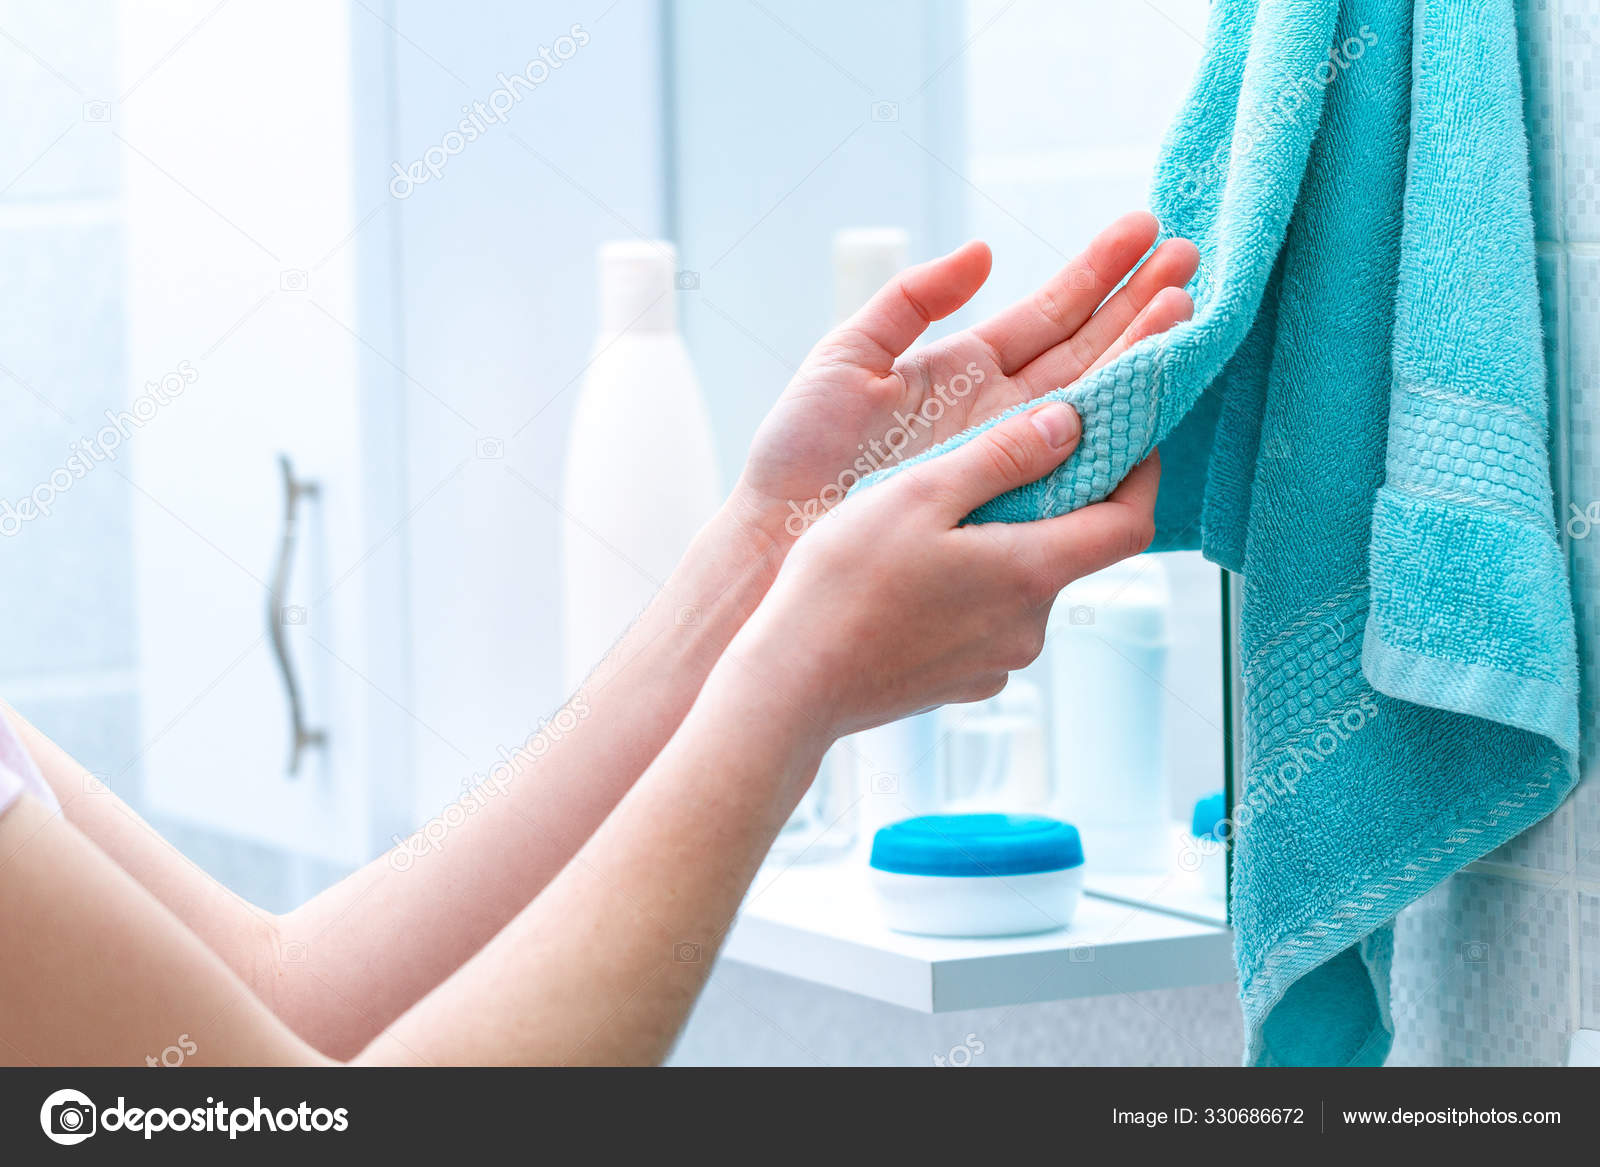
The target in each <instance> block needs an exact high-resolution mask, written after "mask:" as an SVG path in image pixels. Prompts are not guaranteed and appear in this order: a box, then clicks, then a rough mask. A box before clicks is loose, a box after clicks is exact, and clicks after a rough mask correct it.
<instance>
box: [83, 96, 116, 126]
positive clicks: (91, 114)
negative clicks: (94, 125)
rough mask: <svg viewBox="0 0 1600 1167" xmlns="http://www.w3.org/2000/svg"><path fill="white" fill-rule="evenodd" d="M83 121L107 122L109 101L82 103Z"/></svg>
mask: <svg viewBox="0 0 1600 1167" xmlns="http://www.w3.org/2000/svg"><path fill="white" fill-rule="evenodd" d="M83 120H84V121H86V122H109V121H110V120H111V103H110V102H109V101H86V102H84V103H83Z"/></svg>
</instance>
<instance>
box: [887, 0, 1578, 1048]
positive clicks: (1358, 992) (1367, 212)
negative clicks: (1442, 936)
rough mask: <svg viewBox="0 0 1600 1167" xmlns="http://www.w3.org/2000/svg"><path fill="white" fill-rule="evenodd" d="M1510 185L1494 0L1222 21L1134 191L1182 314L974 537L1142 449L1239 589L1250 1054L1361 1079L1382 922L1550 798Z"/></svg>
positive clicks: (1541, 444)
mask: <svg viewBox="0 0 1600 1167" xmlns="http://www.w3.org/2000/svg"><path fill="white" fill-rule="evenodd" d="M1528 183H1529V179H1528V160H1527V143H1526V137H1525V132H1524V129H1523V121H1522V92H1521V84H1520V77H1519V74H1518V66H1517V46H1516V31H1515V22H1514V17H1513V12H1512V9H1511V2H1510V0H1474V2H1473V3H1471V4H1463V3H1459V2H1458V0H1415V3H1413V0H1342V2H1341V0H1218V2H1217V3H1215V4H1214V5H1213V8H1212V16H1211V24H1210V28H1209V30H1208V37H1207V48H1206V53H1205V56H1204V61H1203V64H1202V67H1201V71H1200V74H1199V76H1198V78H1197V80H1196V83H1195V85H1194V88H1193V91H1192V93H1191V95H1190V97H1189V98H1188V100H1187V102H1186V103H1185V106H1184V108H1183V109H1182V111H1181V113H1180V114H1179V116H1178V119H1177V121H1176V124H1175V125H1174V127H1173V129H1172V130H1171V132H1170V134H1169V138H1168V141H1167V143H1166V145H1165V147H1164V149H1163V151H1162V158H1161V161H1160V163H1159V164H1158V167H1157V172H1156V180H1155V187H1154V194H1153V196H1152V206H1153V209H1154V210H1155V211H1156V213H1157V215H1158V216H1159V217H1160V219H1161V221H1162V227H1163V233H1164V234H1166V235H1183V236H1186V237H1188V238H1190V239H1192V240H1194V241H1195V243H1196V244H1198V245H1199V248H1200V252H1201V258H1202V262H1201V267H1200V272H1199V274H1198V275H1197V276H1196V280H1195V283H1194V285H1193V286H1192V288H1191V291H1192V292H1193V294H1194V298H1195V314H1194V318H1193V319H1192V320H1190V321H1188V322H1186V323H1184V324H1182V325H1180V326H1178V327H1177V328H1175V329H1173V330H1172V331H1170V332H1169V333H1167V334H1166V335H1165V336H1162V337H1158V338H1152V339H1150V340H1148V341H1145V342H1143V343H1141V344H1140V345H1138V346H1136V347H1135V348H1134V349H1132V350H1131V351H1130V352H1129V353H1127V354H1126V355H1125V356H1124V357H1123V358H1122V359H1120V360H1118V361H1116V362H1114V363H1113V364H1111V365H1110V366H1108V367H1107V368H1105V369H1103V370H1101V371H1099V372H1098V373H1097V374H1095V375H1094V376H1091V377H1088V378H1085V379H1084V380H1082V381H1080V382H1078V383H1077V384H1075V385H1072V386H1070V387H1068V388H1065V389H1061V390H1057V391H1056V392H1055V393H1052V394H1050V396H1051V397H1054V398H1059V399H1062V400H1065V401H1068V402H1070V403H1072V404H1073V405H1074V406H1076V407H1077V409H1078V411H1079V413H1080V414H1081V415H1082V418H1083V423H1084V431H1083V438H1082V442H1081V446H1080V448H1079V450H1078V451H1077V452H1076V453H1075V454H1074V456H1073V457H1072V458H1071V459H1070V460H1069V461H1068V462H1067V463H1066V464H1065V465H1064V466H1062V467H1061V468H1060V469H1059V470H1057V471H1056V472H1055V473H1053V474H1051V475H1049V476H1048V477H1047V478H1045V479H1042V480H1041V481H1039V482H1036V483H1034V484H1032V485H1031V486H1028V487H1026V488H1024V489H1022V490H1018V491H1014V492H1012V493H1010V494H1008V495H1005V496H1003V497H1001V498H998V499H995V500H994V501H993V502H991V503H989V504H987V505H986V506H984V507H983V508H982V509H980V510H979V511H977V512H975V513H974V514H973V515H972V516H971V517H970V519H969V521H994V520H1000V521H1008V522H1022V521H1028V520H1032V519H1037V518H1041V517H1046V516H1050V515H1056V514H1060V513H1062V512H1064V511H1067V510H1071V509H1073V508H1075V507H1078V506H1082V505H1084V504H1086V503H1089V502H1093V501H1097V500H1099V499H1102V498H1104V497H1105V496H1106V495H1107V494H1108V493H1109V492H1110V491H1111V489H1112V488H1113V487H1114V486H1115V485H1116V484H1117V483H1118V482H1119V481H1120V480H1121V479H1122V478H1123V476H1124V475H1125V474H1126V473H1127V472H1128V470H1129V469H1131V468H1132V466H1134V465H1135V464H1136V463H1137V462H1138V461H1139V460H1140V459H1142V458H1143V457H1145V456H1146V455H1147V454H1148V452H1149V451H1150V449H1151V448H1152V447H1153V446H1155V445H1157V443H1159V444H1160V447H1161V453H1162V464H1163V481H1162V487H1161V496H1160V500H1159V502H1158V509H1157V525H1158V530H1159V534H1158V536H1157V538H1158V544H1157V545H1158V547H1164V548H1181V547H1195V546H1199V547H1201V548H1202V549H1203V550H1204V551H1205V553H1206V554H1207V555H1208V556H1209V557H1210V558H1212V559H1214V560H1216V561H1217V562H1219V563H1221V564H1222V565H1223V566H1225V567H1227V568H1229V569H1231V570H1233V571H1236V572H1240V573H1242V575H1243V579H1244V583H1243V589H1244V590H1243V615H1242V620H1241V628H1240V634H1239V635H1240V649H1241V668H1242V673H1243V677H1244V693H1245V696H1244V702H1245V718H1244V723H1245V737H1246V741H1245V742H1244V766H1243V770H1244V788H1243V789H1242V790H1239V791H1236V792H1235V810H1234V821H1233V827H1234V840H1235V844H1234V846H1235V851H1234V862H1235V867H1234V879H1233V901H1232V914H1233V921H1234V928H1235V933H1236V937H1237V948H1236V955H1237V961H1238V966H1239V977H1240V993H1241V998H1242V1002H1243V1007H1244V1014H1245V1022H1246V1034H1247V1050H1246V1060H1247V1061H1249V1062H1251V1063H1254V1064H1260V1065H1281V1064H1346V1065H1351V1064H1375V1063H1381V1062H1382V1061H1383V1059H1384V1058H1385V1057H1386V1056H1387V1053H1388V1049H1389V1046H1390V1043H1391V1040H1392V1036H1393V1031H1394V1026H1395V1025H1396V1024H1404V1023H1405V1018H1404V1016H1400V1017H1393V1016H1391V1008H1390V1002H1389V993H1388V980H1389V963H1390V958H1391V953H1392V930H1391V922H1392V920H1393V918H1394V916H1395V914H1396V913H1397V912H1398V911H1399V910H1400V909H1401V908H1402V907H1404V906H1405V905H1406V904H1408V903H1410V902H1412V901H1413V900H1415V899H1417V898H1418V897H1420V896H1422V895H1423V894H1424V893H1426V892H1427V891H1428V890H1429V889H1430V888H1432V887H1433V886H1435V885H1436V884H1437V883H1438V882H1439V881H1441V880H1442V879H1444V878H1445V877H1446V876H1447V875H1449V874H1450V873H1451V872H1452V871H1454V870H1455V869H1457V868H1459V867H1461V866H1462V865H1463V864H1466V863H1468V862H1471V861H1472V860H1474V859H1477V858H1480V857H1481V856H1483V855H1485V854H1487V853H1488V852H1489V851H1491V850H1493V849H1494V848H1495V847H1496V846H1498V845H1500V844H1501V843H1503V842H1505V841H1506V840H1507V839H1509V838H1511V837H1513V836H1514V835H1516V834H1518V833H1520V832H1521V831H1523V830H1524V829H1526V828H1527V827H1529V826H1530V825H1532V824H1533V823H1534V822H1536V821H1537V820H1538V819H1540V818H1542V817H1543V816H1544V815H1546V814H1548V813H1549V812H1550V811H1551V810H1553V809H1554V808H1555V807H1556V806H1557V805H1558V804H1559V802H1560V801H1561V799H1562V798H1563V797H1564V796H1565V794H1566V793H1567V791H1568V790H1569V789H1570V788H1571V786H1572V784H1573V782H1574V781H1575V770H1574V764H1575V763H1574V759H1575V755H1576V749H1577V724H1578V712H1577V711H1578V684H1577V653H1576V646H1575V639H1574V631H1573V616H1572V606H1571V597H1570V594H1569V591H1568V583H1567V572H1566V563H1565V557H1564V553H1563V551H1562V548H1561V545H1560V542H1559V534H1558V529H1557V525H1556V521H1555V516H1554V509H1553V502H1552V494H1551V485H1550V462H1549V454H1548V434H1547V417H1548V402H1547V398H1546V379H1545V368H1544V348H1543V343H1542V338H1541V335H1540V313H1539V297H1538V287H1537V281H1536V274H1535V273H1536V269H1535V257H1534V247H1533V226H1532V216H1531V212H1530V198H1529V186H1528ZM988 424H993V422H990V423H988ZM984 428H987V426H980V427H976V428H975V429H974V430H971V431H968V432H967V433H965V434H962V435H959V436H958V437H956V438H954V439H952V440H951V441H950V442H948V443H946V444H945V445H944V446H942V447H940V448H938V449H935V450H932V451H929V452H928V453H926V454H924V455H922V457H924V458H926V457H937V456H939V454H941V453H942V452H944V450H946V449H949V448H950V447H952V446H954V445H958V444H960V443H961V442H964V441H967V440H970V438H971V436H972V435H973V433H976V432H980V431H981V430H982V429H984ZM912 461H915V460H912ZM908 464H909V463H908ZM898 469H899V468H895V469H893V470H889V471H886V472H884V473H885V474H888V473H895V472H897V471H898ZM880 477H881V475H880ZM870 481H871V480H869V483H870ZM864 485H865V484H864Z"/></svg>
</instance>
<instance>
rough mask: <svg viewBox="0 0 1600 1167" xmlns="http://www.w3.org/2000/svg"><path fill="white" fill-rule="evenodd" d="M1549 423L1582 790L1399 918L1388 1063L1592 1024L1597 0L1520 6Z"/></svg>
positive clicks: (1479, 1057) (1599, 132)
mask: <svg viewBox="0 0 1600 1167" xmlns="http://www.w3.org/2000/svg"><path fill="white" fill-rule="evenodd" d="M1517 9H1518V16H1519V19H1520V22H1521V25H1522V55H1523V86H1524V90H1525V93H1526V107H1527V119H1528V137H1529V144H1530V147H1531V150H1532V160H1533V177H1534V219H1535V226H1536V229H1537V234H1538V238H1539V280H1540V284H1541V286H1542V290H1543V294H1544V314H1545V328H1546V336H1547V351H1548V353H1549V357H1550V394H1551V402H1552V409H1553V413H1554V416H1555V418H1556V425H1555V426H1554V427H1553V431H1554V434H1555V438H1554V440H1553V442H1552V447H1553V449H1552V453H1553V456H1554V459H1555V463H1556V491H1557V509H1558V511H1559V512H1560V514H1561V517H1562V525H1563V528H1564V532H1565V535H1566V540H1567V547H1568V551H1569V553H1570V556H1571V563H1572V571H1573V592H1574V598H1575V600H1576V603H1577V608H1578V635H1579V639H1580V645H1579V648H1580V652H1581V656H1582V662H1583V673H1584V683H1585V692H1584V702H1583V710H1584V723H1583V754H1582V757H1581V759H1580V767H1581V774H1582V778H1583V782H1582V784H1581V785H1580V786H1579V788H1578V789H1577V790H1576V791H1575V792H1574V794H1573V796H1572V797H1571V798H1569V799H1568V800H1567V802H1566V804H1565V805H1564V806H1562V807H1561V808H1560V809H1559V810H1558V811H1557V812H1556V813H1555V814H1553V815H1551V816H1550V817H1549V818H1548V819H1546V820H1545V821H1544V822H1542V823H1540V824H1538V825H1537V826H1535V827H1534V828H1533V829H1532V830H1530V831H1528V832H1527V833H1526V834H1524V835H1523V836H1522V837H1521V838H1518V839H1515V840H1513V841H1512V842H1511V843H1509V844H1507V845H1506V846H1505V847H1502V848H1501V849H1500V850H1499V851H1497V852H1496V853H1495V854H1494V855H1493V856H1491V857H1490V858H1489V859H1488V860H1486V861H1484V862H1482V863H1478V864H1474V865H1473V867H1472V868H1470V869H1469V870H1468V871H1465V872H1462V873H1461V874H1459V875H1457V876H1455V877H1454V878H1453V879H1451V880H1450V881H1448V882H1447V883H1445V884H1444V885H1443V886H1441V887H1439V888H1438V889H1436V890H1435V891H1434V892H1433V893H1432V894H1431V895H1429V896H1428V897H1427V898H1426V899H1424V900H1423V901H1422V902H1420V903H1418V904H1417V905H1415V906H1414V907H1413V908H1411V909H1409V910H1408V911H1406V912H1405V913H1403V914H1402V916H1401V918H1400V922H1399V925H1398V927H1397V929H1396V946H1395V978H1394V1008H1395V1020H1396V1027H1397V1038H1396V1045H1395V1051H1394V1055H1393V1057H1392V1058H1391V1063H1392V1064H1444V1065H1555V1064H1561V1063H1563V1062H1565V1060H1566V1057H1567V1047H1568V1044H1569V1041H1570V1039H1571V1033H1572V1030H1573V1029H1574V1028H1576V1027H1579V1026H1582V1027H1584V1028H1589V1029H1595V1028H1600V748H1597V743H1600V719H1597V717H1596V705H1597V699H1600V693H1597V691H1596V689H1595V678H1596V676H1597V675H1600V521H1596V520H1600V425H1597V418H1600V185H1597V184H1600V0H1518V2H1517Z"/></svg>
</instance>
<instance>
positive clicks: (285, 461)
mask: <svg viewBox="0 0 1600 1167" xmlns="http://www.w3.org/2000/svg"><path fill="white" fill-rule="evenodd" d="M278 467H279V469H281V470H282V471H283V536H282V538H281V539H280V540H279V542H278V566H277V568H276V570H274V572H273V573H272V589H271V591H270V592H269V593H268V596H267V633H268V635H270V636H271V637H272V652H273V655H274V656H276V657H277V658H278V671H279V672H280V673H281V674H283V688H284V692H285V693H286V694H287V696H288V698H289V732H290V734H291V735H292V740H293V745H292V746H291V747H290V750H289V776H290V777H291V778H292V777H294V776H295V775H297V774H298V773H299V772H300V757H301V755H302V754H303V753H304V752H305V751H306V750H308V749H321V748H322V747H323V746H325V745H327V744H328V735H327V734H326V733H325V732H324V731H323V730H320V729H312V728H310V727H308V726H307V725H306V712H305V706H304V703H303V702H302V700H301V696H300V682H299V680H298V679H297V678H296V677H295V675H294V665H293V663H292V662H291V661H290V660H289V644H288V641H287V640H286V639H285V637H284V634H283V628H284V625H285V624H300V623H303V622H304V621H305V609H304V608H298V607H293V606H287V605H285V604H284V602H283V601H284V596H285V593H286V591H287V589H288V587H289V572H290V568H291V567H292V566H293V564H294V549H295V543H296V541H297V539H298V537H299V525H300V500H301V499H302V498H316V497H317V484H316V483H315V482H312V481H309V480H305V481H302V480H301V479H298V478H296V477H295V476H294V467H293V466H292V465H290V463H289V458H288V456H287V455H285V454H279V455H278Z"/></svg>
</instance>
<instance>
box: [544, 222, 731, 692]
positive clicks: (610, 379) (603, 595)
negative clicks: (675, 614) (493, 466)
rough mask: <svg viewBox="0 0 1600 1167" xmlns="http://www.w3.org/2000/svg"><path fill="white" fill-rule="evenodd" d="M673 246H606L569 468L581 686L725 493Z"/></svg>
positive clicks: (570, 592)
mask: <svg viewBox="0 0 1600 1167" xmlns="http://www.w3.org/2000/svg"><path fill="white" fill-rule="evenodd" d="M677 266H678V264H677V252H676V250H675V249H674V248H673V246H672V244H670V243H667V242H664V241H661V240H637V241H634V240H629V241H617V242H610V243H605V244H603V245H601V247H600V251H599V278H600V330H599V334H598V335H597V336H596V338H595V344H594V356H593V358H592V359H591V361H590V364H589V368H588V371H587V372H586V373H585V375H584V381H583V387H582V389H581V390H580V392H579V394H578V401H577V407H576V409H575V411H574V414H573V419H572V430H571V434H570V436H569V439H568V443H567V458H566V468H565V472H564V475H563V479H562V488H561V509H562V515H563V517H562V544H561V546H562V572H563V578H564V583H565V591H564V613H563V639H564V644H563V655H564V674H565V680H566V684H567V687H568V689H573V688H576V687H577V686H578V685H579V684H580V683H581V682H582V681H583V678H584V677H585V676H586V675H588V673H589V671H590V670H591V669H593V668H594V666H595V665H596V664H597V663H598V662H599V660H600V658H601V657H603V656H604V655H605V653H606V652H607V651H608V650H609V649H610V648H611V646H612V645H613V644H615V643H616V640H617V638H618V637H619V636H621V635H622V633H623V632H624V631H626V630H627V628H628V626H629V624H631V623H632V622H633V620H634V619H635V617H637V616H638V615H639V613H640V612H641V611H642V610H643V609H644V607H645V605H646V604H648V603H649V602H650V599H651V597H652V596H653V595H654V594H655V593H656V592H657V591H658V590H659V589H660V587H661V585H662V584H663V583H664V582H666V579H667V576H668V575H669V574H670V573H671V571H672V569H673V567H674V566H675V565H676V564H677V562H678V559H679V558H680V557H681V556H682V555H683V552H684V550H685V549H686V548H687V547H688V545H689V542H690V540H691V539H693V538H694V536H695V534H696V532H698V531H699V530H700V528H701V527H702V526H703V525H704V524H705V522H706V520H707V519H709V518H710V517H711V515H712V513H713V512H714V511H715V510H716V509H717V506H718V504H719V503H720V501H721V497H722V496H721V491H720V490H719V487H718V476H717V464H716V453H715V449H714V445H713V441H712V436H711V418H710V415H709V413H708V412H707V410H706V403H705V399H704V398H703V397H702V396H701V393H700V387H699V385H698V383H697V382H696V380H695V375H694V368H693V366H692V365H691V364H690V362H689V351H688V349H687V348H686V347H685V346H684V343H683V337H682V336H681V335H680V334H679V332H678V314H677V300H676V272H677Z"/></svg>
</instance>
